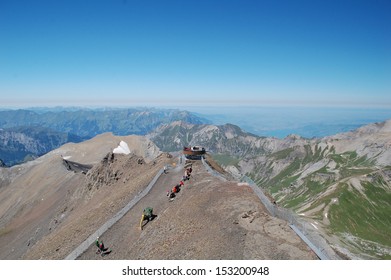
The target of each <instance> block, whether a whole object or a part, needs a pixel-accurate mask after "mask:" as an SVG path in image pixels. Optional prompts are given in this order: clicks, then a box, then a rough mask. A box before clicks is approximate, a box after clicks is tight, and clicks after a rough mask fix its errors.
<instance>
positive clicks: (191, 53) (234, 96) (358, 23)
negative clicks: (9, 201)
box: [0, 0, 391, 107]
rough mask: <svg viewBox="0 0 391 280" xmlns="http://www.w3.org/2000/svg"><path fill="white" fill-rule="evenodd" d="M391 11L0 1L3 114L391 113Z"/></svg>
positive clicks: (369, 6) (355, 6)
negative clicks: (7, 109) (275, 109)
mask: <svg viewBox="0 0 391 280" xmlns="http://www.w3.org/2000/svg"><path fill="white" fill-rule="evenodd" d="M390 15H391V1H388V0H385V1H376V0H368V1H359V0H352V1H343V0H338V1H332V0H331V1H330V0H325V1H316V0H309V1H300V0H292V1H278V0H276V1H274V0H270V1H262V0H258V1H246V0H242V1H239V0H238V1H230V0H225V1H212V0H210V1H203V0H194V1H190V0H187V1H169V0H164V1H163V0H156V1H152V0H145V1H144V0H143V1H142V0H137V1H136V0H135V1H133V0H127V1H126V0H107V1H100V0H91V1H83V0H79V1H72V0H64V1H62V0H56V1H49V0H48V1H40V0H34V1H32V0H31V1H29V0H25V1H23V0H1V1H0V106H39V105H82V106H86V105H88V106H89V105H110V106H111V105H159V104H161V105H171V104H176V105H178V104H187V105H189V104H191V102H192V101H198V105H199V104H200V103H199V101H203V102H208V103H209V104H213V105H218V104H224V105H232V104H235V105H236V104H241V105H246V104H251V105H257V104H258V105H265V104H266V105H267V104H284V105H338V106H351V105H357V106H372V105H375V106H376V105H384V106H390V107H391V16H390Z"/></svg>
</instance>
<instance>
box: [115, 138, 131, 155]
mask: <svg viewBox="0 0 391 280" xmlns="http://www.w3.org/2000/svg"><path fill="white" fill-rule="evenodd" d="M113 153H114V154H125V155H128V154H130V149H129V146H128V144H126V142H124V141H121V142H120V143H119V145H118V147H117V148H115V149H114V150H113Z"/></svg>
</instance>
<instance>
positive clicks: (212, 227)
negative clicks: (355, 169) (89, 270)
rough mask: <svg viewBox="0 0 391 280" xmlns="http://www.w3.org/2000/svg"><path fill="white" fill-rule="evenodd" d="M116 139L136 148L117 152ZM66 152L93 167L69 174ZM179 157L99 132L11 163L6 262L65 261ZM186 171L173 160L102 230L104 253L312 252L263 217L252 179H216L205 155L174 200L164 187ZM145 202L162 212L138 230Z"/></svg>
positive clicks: (2, 243)
mask: <svg viewBox="0 0 391 280" xmlns="http://www.w3.org/2000/svg"><path fill="white" fill-rule="evenodd" d="M120 141H125V142H126V143H128V145H129V148H130V150H131V154H129V155H122V154H120V155H117V154H116V155H113V154H112V153H111V151H113V149H114V148H115V147H117V146H118V143H119V142H120ZM140 158H143V161H142V163H141V164H140ZM64 159H66V160H69V161H70V162H75V163H77V164H86V165H92V166H93V167H92V169H91V170H89V171H88V172H87V173H86V174H83V173H82V172H78V171H77V170H75V171H72V170H69V169H68V166H67V164H64V162H63V160H64ZM177 162H178V159H177V158H170V157H168V155H167V154H164V153H159V151H158V149H157V147H156V146H155V145H154V144H153V143H151V142H150V141H149V140H147V139H145V138H143V137H139V136H126V137H119V136H114V135H112V134H103V135H100V136H97V137H95V138H94V139H91V140H88V141H85V142H83V143H79V144H67V145H64V146H63V147H61V148H59V149H57V150H55V151H52V152H50V153H49V154H47V155H45V156H43V157H41V158H39V159H37V160H35V161H34V162H30V163H28V164H25V165H22V166H17V167H15V168H12V169H10V170H7V172H4V173H2V174H1V175H2V176H0V177H1V178H3V179H1V178H0V179H1V180H2V182H3V183H4V184H0V185H1V186H2V187H1V188H0V247H1V248H2V250H1V251H0V259H45V260H48V259H64V258H65V257H66V256H68V254H70V253H71V252H72V251H73V250H74V249H75V248H76V247H78V246H79V245H80V244H81V243H82V242H83V241H84V240H86V239H87V238H88V237H89V236H90V235H92V234H93V233H94V232H95V231H96V230H97V229H98V228H99V227H100V226H101V225H103V224H104V223H105V222H106V221H108V220H109V219H110V218H112V217H113V215H115V214H116V213H117V212H118V211H120V210H121V209H122V208H123V207H124V206H125V205H126V204H127V203H128V202H129V201H131V200H132V199H133V198H134V197H135V196H136V195H137V194H139V193H140V192H141V191H142V190H144V189H145V187H146V186H147V185H148V184H149V182H150V181H151V180H152V179H153V178H154V176H155V175H156V174H157V173H158V172H159V170H161V169H162V168H163V166H164V165H167V164H171V165H173V166H174V164H175V163H177ZM215 168H216V167H215ZM183 172H184V169H183V167H181V166H177V167H175V168H173V169H170V170H169V172H168V174H164V175H162V176H161V177H160V178H159V180H158V181H157V183H156V184H155V186H154V187H153V188H152V190H151V191H150V192H149V193H148V194H147V195H146V196H145V197H144V198H143V199H141V200H140V202H139V203H138V204H136V205H135V206H134V207H133V208H132V209H131V210H130V211H129V212H128V213H127V214H125V216H124V217H123V218H122V219H120V220H119V221H118V222H117V223H116V224H114V225H113V226H112V227H111V228H110V229H109V230H108V231H106V232H105V233H104V234H103V235H102V236H101V239H102V240H103V241H104V242H105V244H106V245H107V246H109V247H110V248H111V249H112V250H113V251H112V253H111V254H109V255H106V256H105V257H104V259H316V256H315V255H314V253H313V252H312V251H311V250H310V249H309V248H308V247H307V246H306V245H305V244H304V243H303V242H302V241H301V239H299V237H298V236H297V235H296V234H295V233H294V232H293V231H292V230H291V229H290V228H289V226H288V225H287V223H286V222H284V221H282V220H279V219H276V218H273V217H271V216H269V215H268V214H267V212H266V210H265V208H264V207H263V205H262V204H261V203H260V201H259V199H258V197H257V196H256V195H255V194H254V193H253V191H252V190H251V189H250V188H249V187H248V186H246V185H243V184H238V183H237V182H234V181H232V180H231V179H229V178H228V177H227V178H228V181H222V180H220V179H218V178H216V177H213V176H212V175H210V174H209V173H207V171H206V169H205V168H204V167H203V166H202V164H201V162H199V161H194V163H193V173H192V177H191V179H190V180H189V181H186V182H185V186H183V187H182V189H181V191H180V192H179V193H178V195H177V197H176V198H175V200H174V201H172V202H169V201H168V198H167V197H166V191H167V190H168V189H171V188H172V187H173V186H174V185H175V184H177V183H178V182H179V180H180V179H181V177H182V175H183ZM8 173H10V174H11V175H10V176H9V177H7V176H8V175H7V174H8ZM13 174H14V175H13ZM12 176H13V177H12ZM10 178H11V179H10ZM7 180H8V181H7ZM8 182H10V183H8ZM147 206H151V207H153V208H154V212H155V213H156V214H157V215H158V216H157V218H156V219H154V220H153V221H151V222H150V223H148V224H147V225H146V226H145V228H144V230H143V231H141V230H140V229H139V222H140V217H141V213H142V210H143V209H144V208H145V207H147ZM95 252H96V248H95V247H94V246H93V245H92V246H90V247H89V248H88V249H87V251H85V252H84V254H82V255H81V256H80V257H79V258H80V259H102V257H101V256H100V255H97V254H96V253H95Z"/></svg>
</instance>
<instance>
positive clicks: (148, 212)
mask: <svg viewBox="0 0 391 280" xmlns="http://www.w3.org/2000/svg"><path fill="white" fill-rule="evenodd" d="M155 217H156V215H154V214H153V208H152V207H147V208H145V209H144V210H143V215H142V216H141V220H140V229H141V230H143V221H144V220H147V221H148V222H150V221H152V220H153V219H154V218H155Z"/></svg>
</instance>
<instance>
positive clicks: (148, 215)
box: [143, 207, 155, 221]
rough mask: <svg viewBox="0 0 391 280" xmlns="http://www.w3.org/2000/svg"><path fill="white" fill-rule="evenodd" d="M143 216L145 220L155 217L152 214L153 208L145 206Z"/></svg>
mask: <svg viewBox="0 0 391 280" xmlns="http://www.w3.org/2000/svg"><path fill="white" fill-rule="evenodd" d="M143 216H144V219H145V220H148V221H152V220H153V218H155V215H154V214H153V208H152V207H147V208H145V209H144V211H143Z"/></svg>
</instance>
